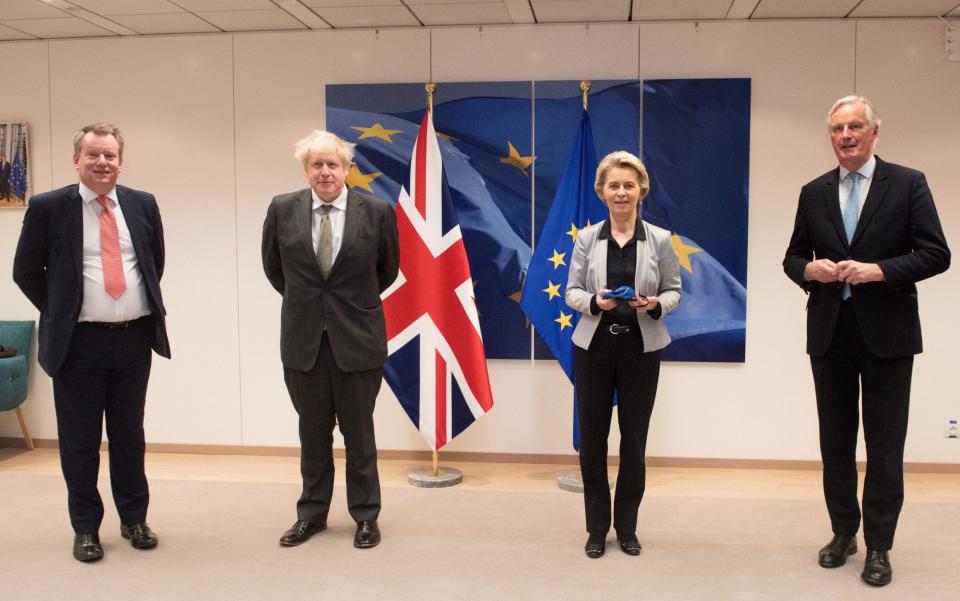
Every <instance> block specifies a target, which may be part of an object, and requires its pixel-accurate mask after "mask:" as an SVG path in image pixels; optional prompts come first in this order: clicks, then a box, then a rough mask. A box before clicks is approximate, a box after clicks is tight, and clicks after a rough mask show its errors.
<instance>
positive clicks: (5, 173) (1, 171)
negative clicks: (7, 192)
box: [0, 161, 13, 188]
mask: <svg viewBox="0 0 960 601" xmlns="http://www.w3.org/2000/svg"><path fill="white" fill-rule="evenodd" d="M12 172H13V166H12V165H11V164H10V161H4V162H2V163H0V186H3V187H5V188H6V187H7V186H9V185H10V174H11V173H12Z"/></svg>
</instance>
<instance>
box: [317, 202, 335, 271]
mask: <svg viewBox="0 0 960 601" xmlns="http://www.w3.org/2000/svg"><path fill="white" fill-rule="evenodd" d="M332 208H333V206H332V205H328V204H325V205H323V206H321V207H320V243H319V244H317V263H319V264H320V273H321V274H323V279H327V276H329V275H330V268H331V267H333V225H331V223H330V209H332Z"/></svg>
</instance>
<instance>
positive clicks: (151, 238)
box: [13, 184, 170, 376]
mask: <svg viewBox="0 0 960 601" xmlns="http://www.w3.org/2000/svg"><path fill="white" fill-rule="evenodd" d="M117 201H118V202H119V203H120V208H121V209H122V210H123V218H124V221H126V223H127V229H129V230H130V238H131V240H132V242H133V249H134V251H135V252H136V254H137V263H138V264H139V267H140V273H141V274H142V275H143V283H144V285H145V286H146V288H147V300H148V301H149V303H150V309H151V311H152V313H153V315H152V317H153V320H154V322H155V324H156V335H155V337H154V341H153V350H154V351H156V352H157V353H158V354H159V355H160V356H162V357H167V358H170V343H169V342H168V341H167V326H166V317H165V316H166V309H165V308H164V306H163V297H162V296H161V294H160V278H161V277H162V276H163V264H164V248H163V223H162V222H161V221H160V210H159V208H157V201H156V199H155V198H154V197H153V195H152V194H149V193H147V192H141V191H140V190H134V189H132V188H127V187H126V186H117ZM13 280H14V281H15V282H16V283H17V285H18V286H19V287H20V289H21V290H23V293H24V294H25V295H26V296H27V298H28V299H30V302H32V303H33V304H34V306H36V307H37V309H39V310H40V334H39V337H38V341H39V360H40V365H41V367H43V369H44V371H46V372H47V373H48V374H50V375H51V376H52V375H54V374H56V373H57V372H58V371H59V370H60V366H61V365H62V364H63V360H64V358H65V357H66V356H67V349H68V348H69V346H70V339H71V338H72V337H73V329H74V326H76V325H77V317H79V315H80V308H81V306H82V304H83V200H82V199H81V198H80V187H79V185H77V184H73V185H70V186H67V187H65V188H60V189H59V190H52V191H50V192H45V193H43V194H38V195H36V196H34V197H33V198H31V199H30V205H29V206H28V208H27V214H26V215H25V216H24V218H23V229H22V230H21V232H20V241H19V243H18V244H17V254H16V256H15V257H14V259H13Z"/></svg>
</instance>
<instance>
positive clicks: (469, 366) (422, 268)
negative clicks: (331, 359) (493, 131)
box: [383, 109, 493, 450]
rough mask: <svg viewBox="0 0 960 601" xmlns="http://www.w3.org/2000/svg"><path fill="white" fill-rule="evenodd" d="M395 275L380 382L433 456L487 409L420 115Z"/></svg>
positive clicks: (450, 214)
mask: <svg viewBox="0 0 960 601" xmlns="http://www.w3.org/2000/svg"><path fill="white" fill-rule="evenodd" d="M396 210H397V228H398V230H399V233H400V249H401V252H400V275H399V276H398V277H397V280H396V281H395V282H394V283H393V285H391V286H390V288H388V289H387V290H385V291H384V293H383V299H384V300H383V308H384V312H385V314H386V319H387V351H388V354H389V359H388V360H387V365H386V368H385V370H384V376H385V378H386V380H387V383H388V384H389V385H390V388H391V389H392V390H393V392H394V394H395V395H396V396H397V398H398V399H399V400H400V404H401V405H402V406H403V408H404V410H405V411H406V412H407V415H408V416H409V417H410V419H411V420H412V421H413V423H414V425H415V426H416V427H417V429H419V430H420V434H421V435H422V436H423V437H424V438H425V439H426V441H427V443H428V444H430V446H431V448H432V449H434V450H439V449H441V448H442V447H443V446H444V445H445V444H447V443H448V442H449V441H451V440H453V438H454V437H455V436H457V435H458V434H459V433H460V432H462V431H463V430H465V429H466V428H467V427H468V426H469V425H470V424H472V423H473V422H474V421H476V419H477V418H478V417H480V416H481V415H483V414H484V413H486V412H487V411H489V410H490V409H491V408H492V407H493V395H492V394H491V392H490V379H489V377H488V375H487V362H486V358H485V355H484V352H483V339H482V338H481V335H480V319H479V316H478V314H477V306H476V301H475V300H474V296H473V281H472V279H471V277H470V266H469V264H468V263H467V253H466V249H465V248H464V244H463V236H462V235H461V233H460V226H459V224H458V222H457V217H456V213H455V212H454V208H453V204H452V203H451V201H450V197H449V194H448V193H447V189H446V183H445V181H444V178H443V163H442V161H441V157H440V146H439V143H438V142H437V134H436V132H435V131H434V129H433V116H432V115H431V111H430V110H429V109H428V110H427V111H426V112H425V113H424V115H423V121H422V122H421V123H420V129H419V131H418V133H417V141H416V143H415V144H414V147H413V156H412V157H411V160H410V194H407V191H406V190H405V189H404V188H401V189H400V195H399V199H398V200H397V209H396Z"/></svg>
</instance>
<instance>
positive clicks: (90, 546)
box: [73, 533, 103, 563]
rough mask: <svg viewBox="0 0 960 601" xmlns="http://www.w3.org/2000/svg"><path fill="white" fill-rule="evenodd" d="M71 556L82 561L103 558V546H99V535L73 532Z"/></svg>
mask: <svg viewBox="0 0 960 601" xmlns="http://www.w3.org/2000/svg"><path fill="white" fill-rule="evenodd" d="M73 557H74V559H76V560H77V561H82V562H84V563H86V562H89V561H97V560H98V559H103V547H101V546H100V535H98V534H96V533H94V534H75V535H74V536H73Z"/></svg>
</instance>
